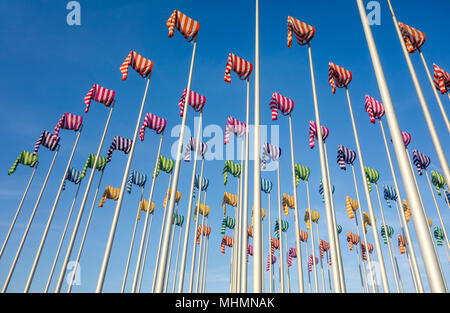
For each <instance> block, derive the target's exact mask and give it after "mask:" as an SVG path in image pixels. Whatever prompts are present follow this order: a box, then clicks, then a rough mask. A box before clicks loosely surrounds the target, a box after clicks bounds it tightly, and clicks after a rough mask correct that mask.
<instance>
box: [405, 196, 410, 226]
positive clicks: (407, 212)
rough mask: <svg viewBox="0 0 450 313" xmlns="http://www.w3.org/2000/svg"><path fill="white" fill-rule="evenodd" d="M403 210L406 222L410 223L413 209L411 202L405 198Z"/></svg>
mask: <svg viewBox="0 0 450 313" xmlns="http://www.w3.org/2000/svg"><path fill="white" fill-rule="evenodd" d="M403 212H404V213H405V219H406V222H407V223H409V219H410V217H411V209H410V208H409V203H408V201H406V200H403Z"/></svg>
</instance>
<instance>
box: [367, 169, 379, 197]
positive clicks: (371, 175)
mask: <svg viewBox="0 0 450 313" xmlns="http://www.w3.org/2000/svg"><path fill="white" fill-rule="evenodd" d="M365 170H366V178H367V185H368V186H369V191H372V186H371V185H370V183H372V184H376V183H377V182H378V180H379V179H380V172H378V171H377V170H374V169H373V168H370V167H367V166H366V167H365Z"/></svg>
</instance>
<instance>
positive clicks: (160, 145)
mask: <svg viewBox="0 0 450 313" xmlns="http://www.w3.org/2000/svg"><path fill="white" fill-rule="evenodd" d="M163 137H164V133H161V138H160V139H159V145H158V153H157V154H156V160H155V169H154V170H153V173H152V186H151V187H150V195H149V197H148V208H147V211H146V212H145V213H146V214H145V221H144V227H143V229H142V235H141V243H140V245H139V252H138V257H137V261H136V268H135V269H134V277H133V285H132V287H131V293H134V292H136V284H137V279H138V275H139V271H140V268H141V260H142V250H143V248H144V243H145V238H146V236H147V232H146V231H147V225H148V217H149V215H150V211H151V207H152V200H153V192H154V190H155V184H156V178H157V177H158V175H157V174H156V173H157V172H158V168H159V162H160V160H159V159H160V156H161V147H162V143H163ZM158 173H159V172H158ZM171 179H172V174H171V175H170V178H169V185H170V180H171ZM155 209H156V208H155ZM164 210H165V208H164ZM153 215H154V212H153V213H152V221H153ZM164 218H165V214H164V215H163V223H164V220H165V219H164ZM148 232H149V236H150V230H149V231H148ZM144 259H145V254H144ZM144 262H145V261H144ZM144 262H142V264H144ZM155 266H156V265H155ZM142 267H144V265H142ZM142 272H143V270H142Z"/></svg>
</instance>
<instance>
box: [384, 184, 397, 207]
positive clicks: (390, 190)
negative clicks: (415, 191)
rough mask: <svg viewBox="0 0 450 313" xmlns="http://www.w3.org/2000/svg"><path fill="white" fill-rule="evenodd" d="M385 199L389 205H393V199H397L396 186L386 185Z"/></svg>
mask: <svg viewBox="0 0 450 313" xmlns="http://www.w3.org/2000/svg"><path fill="white" fill-rule="evenodd" d="M384 199H385V200H386V202H387V205H388V207H391V200H393V201H397V191H396V190H395V188H394V187H391V186H387V185H384Z"/></svg>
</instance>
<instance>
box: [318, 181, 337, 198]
mask: <svg viewBox="0 0 450 313" xmlns="http://www.w3.org/2000/svg"><path fill="white" fill-rule="evenodd" d="M331 187H332V188H331V193H332V194H334V190H335V188H334V185H331ZM319 194H320V196H321V198H322V202H323V203H325V194H324V193H323V182H322V180H320V182H319Z"/></svg>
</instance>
